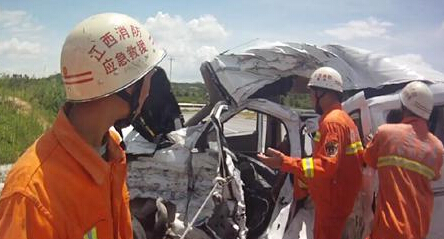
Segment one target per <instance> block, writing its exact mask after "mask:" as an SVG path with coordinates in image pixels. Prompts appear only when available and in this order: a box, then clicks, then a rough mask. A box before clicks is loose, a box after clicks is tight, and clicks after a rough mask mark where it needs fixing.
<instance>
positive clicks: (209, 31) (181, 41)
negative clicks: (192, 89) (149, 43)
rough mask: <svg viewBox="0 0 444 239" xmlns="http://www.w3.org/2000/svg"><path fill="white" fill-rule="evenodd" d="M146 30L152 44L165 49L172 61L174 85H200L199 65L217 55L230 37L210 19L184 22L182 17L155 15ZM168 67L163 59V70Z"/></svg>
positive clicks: (147, 23) (206, 16) (220, 25)
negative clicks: (187, 82)
mask: <svg viewBox="0 0 444 239" xmlns="http://www.w3.org/2000/svg"><path fill="white" fill-rule="evenodd" d="M145 26H146V27H147V29H148V31H149V32H150V33H151V35H152V36H153V38H154V42H155V44H158V45H159V46H160V47H162V48H165V49H166V50H167V52H168V55H169V57H172V58H173V59H174V60H173V62H172V64H173V74H172V75H173V76H172V78H173V79H172V80H173V81H200V80H201V76H200V72H199V67H200V64H201V63H202V62H203V61H205V60H209V59H211V58H213V57H214V56H215V55H217V54H218V53H219V52H220V51H221V50H220V49H218V48H220V47H221V45H222V44H223V43H224V42H225V40H226V39H227V38H228V36H229V33H228V32H227V30H226V29H225V28H224V26H223V25H222V24H220V23H219V22H218V21H217V19H216V18H215V17H214V16H212V15H204V16H201V17H199V18H195V19H191V20H189V21H185V20H184V19H183V18H182V17H181V16H177V15H176V16H170V15H169V14H168V13H162V12H158V13H157V14H156V16H154V17H150V18H148V19H147V20H146V22H145ZM169 64H170V61H168V59H166V60H164V62H163V64H162V66H163V67H164V68H165V69H166V70H169ZM168 72H169V71H168Z"/></svg>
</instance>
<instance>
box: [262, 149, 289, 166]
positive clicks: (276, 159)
mask: <svg viewBox="0 0 444 239" xmlns="http://www.w3.org/2000/svg"><path fill="white" fill-rule="evenodd" d="M257 157H258V158H259V159H260V160H261V161H262V163H264V164H265V165H267V166H268V167H270V168H272V169H280V168H281V166H282V161H283V157H284V154H283V153H282V152H281V151H279V150H276V149H273V148H267V152H266V154H263V153H258V154H257Z"/></svg>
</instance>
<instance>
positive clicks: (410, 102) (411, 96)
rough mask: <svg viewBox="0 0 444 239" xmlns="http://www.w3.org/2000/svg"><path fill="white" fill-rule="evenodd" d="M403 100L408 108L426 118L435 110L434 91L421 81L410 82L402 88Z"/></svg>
mask: <svg viewBox="0 0 444 239" xmlns="http://www.w3.org/2000/svg"><path fill="white" fill-rule="evenodd" d="M401 102H402V104H403V105H404V106H405V107H406V108H407V109H409V110H410V111H412V112H413V113H414V114H416V115H417V116H419V117H421V118H424V119H426V120H428V119H429V117H430V114H431V113H432V110H433V94H432V91H431V90H430V89H429V87H428V86H427V85H426V84H424V83H423V82H420V81H414V82H410V83H409V84H407V85H406V86H405V87H404V88H403V89H402V91H401Z"/></svg>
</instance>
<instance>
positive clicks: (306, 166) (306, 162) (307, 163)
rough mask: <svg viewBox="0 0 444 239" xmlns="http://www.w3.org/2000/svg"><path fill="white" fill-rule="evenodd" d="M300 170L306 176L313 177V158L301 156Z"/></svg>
mask: <svg viewBox="0 0 444 239" xmlns="http://www.w3.org/2000/svg"><path fill="white" fill-rule="evenodd" d="M302 170H303V171H304V175H305V177H306V178H313V177H314V162H313V158H303V159H302Z"/></svg>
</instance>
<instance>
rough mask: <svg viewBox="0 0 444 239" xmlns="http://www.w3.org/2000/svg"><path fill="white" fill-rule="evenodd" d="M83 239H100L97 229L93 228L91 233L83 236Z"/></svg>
mask: <svg viewBox="0 0 444 239" xmlns="http://www.w3.org/2000/svg"><path fill="white" fill-rule="evenodd" d="M83 239H98V238H97V229H96V227H93V228H92V229H91V231H89V232H87V233H86V234H85V235H83Z"/></svg>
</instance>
